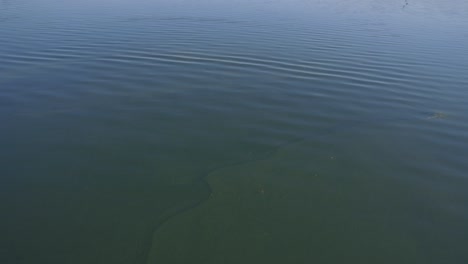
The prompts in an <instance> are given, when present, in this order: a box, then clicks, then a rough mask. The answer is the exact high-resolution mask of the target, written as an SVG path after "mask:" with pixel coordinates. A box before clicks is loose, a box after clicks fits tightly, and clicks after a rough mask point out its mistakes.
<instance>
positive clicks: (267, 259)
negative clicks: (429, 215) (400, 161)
mask: <svg viewBox="0 0 468 264" xmlns="http://www.w3.org/2000/svg"><path fill="white" fill-rule="evenodd" d="M349 136H350V135H343V137H344V138H346V137H349ZM366 136H367V135H362V136H358V137H360V139H361V140H357V141H355V140H341V141H342V142H341V143H338V142H337V144H333V145H331V144H329V145H327V144H326V143H318V142H313V141H301V142H298V143H294V144H291V145H287V146H285V147H282V148H280V149H278V150H277V151H276V152H275V153H273V154H272V155H271V156H270V157H269V158H265V159H262V160H257V161H251V162H247V163H243V164H240V165H234V166H230V167H225V168H221V169H219V170H216V171H214V172H212V173H210V174H209V175H208V176H207V177H206V180H207V182H208V183H209V185H210V186H211V188H212V194H211V195H210V197H209V198H208V199H207V200H206V201H205V202H204V203H202V204H200V205H199V206H198V207H195V208H193V209H190V210H188V211H186V212H183V213H181V214H179V215H177V216H175V217H174V218H171V219H170V221H167V222H166V223H165V224H163V225H162V226H161V227H160V228H159V229H158V230H157V231H156V232H155V234H154V237H153V244H152V248H151V250H150V253H149V257H148V262H147V263H151V264H153V263H171V264H172V263H204V264H210V263H213V264H214V263H423V262H422V261H425V254H424V247H423V245H422V244H421V243H418V242H419V241H418V240H417V239H416V236H414V233H412V231H411V230H414V229H415V226H413V225H412V224H408V222H410V221H409V220H408V219H410V220H411V215H412V212H411V211H412V210H413V209H414V208H415V207H416V203H417V199H416V198H415V197H414V196H413V195H412V193H411V190H410V189H409V188H408V187H406V186H405V187H404V186H403V185H402V184H399V183H398V181H397V180H396V179H395V178H394V177H392V175H390V174H389V172H391V171H392V170H391V168H389V167H388V166H389V165H388V162H386V161H384V160H381V159H379V155H378V152H379V151H380V150H379V149H378V148H376V146H375V145H373V144H372V143H369V144H365V143H363V142H364V141H362V140H363V139H365V138H366ZM353 137H354V139H356V135H354V136H353ZM375 140H378V139H376V138H375ZM338 141H340V140H338ZM344 142H347V143H344ZM352 142H361V143H359V144H361V146H360V149H361V150H362V149H363V148H366V150H367V151H366V152H362V153H361V154H360V155H355V153H354V152H353V147H356V146H355V144H356V143H352ZM370 142H372V140H370ZM353 144H354V145H353ZM338 146H339V147H338ZM317 149H321V150H323V149H328V150H329V152H326V153H323V152H317V151H316V150H317ZM364 153H365V154H364ZM369 164H371V165H369ZM402 197H404V198H402ZM408 201H414V203H408ZM414 224H415V225H416V223H414Z"/></svg>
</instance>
